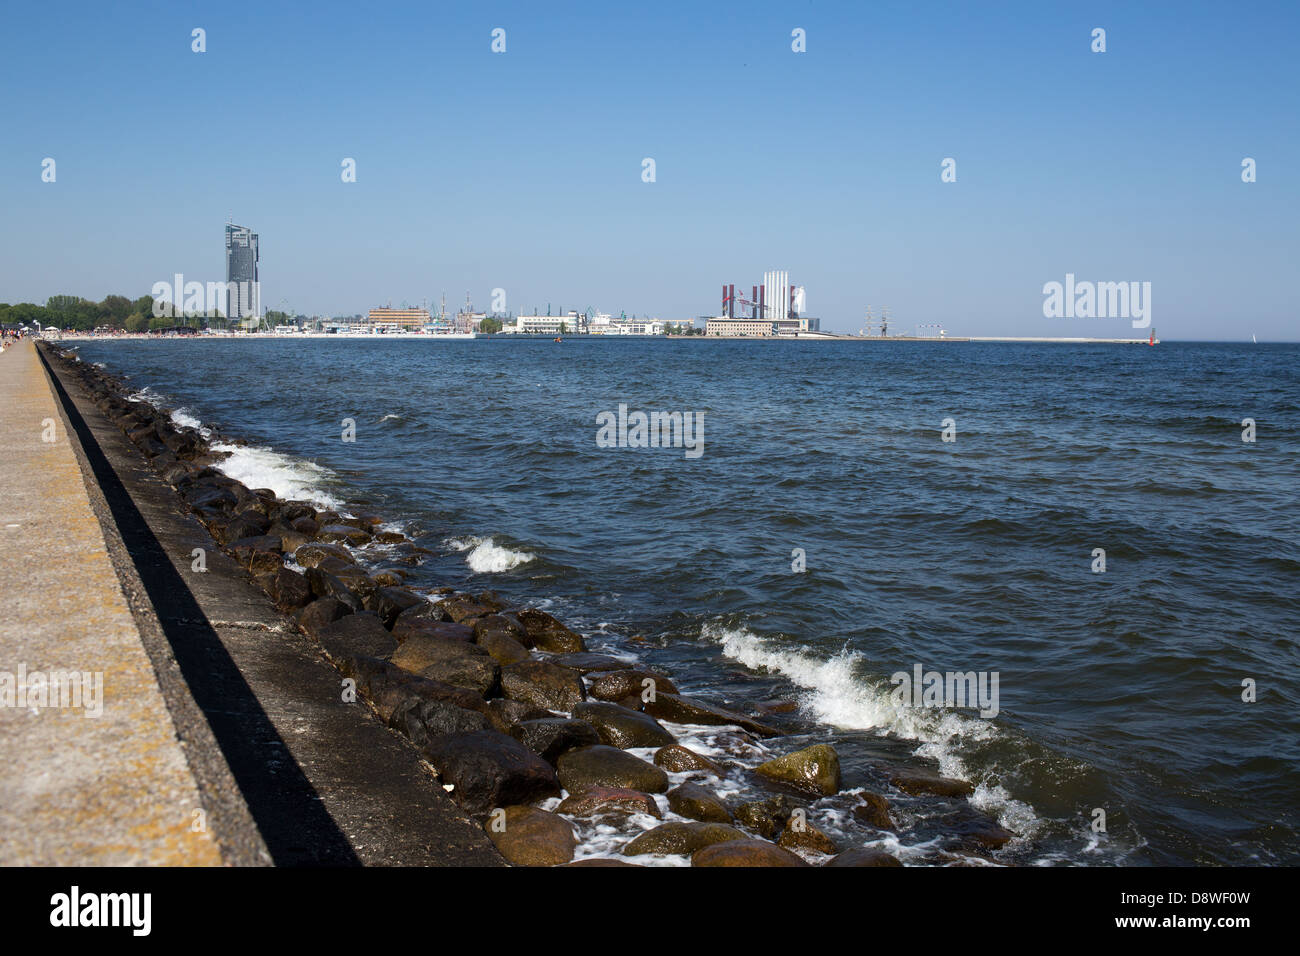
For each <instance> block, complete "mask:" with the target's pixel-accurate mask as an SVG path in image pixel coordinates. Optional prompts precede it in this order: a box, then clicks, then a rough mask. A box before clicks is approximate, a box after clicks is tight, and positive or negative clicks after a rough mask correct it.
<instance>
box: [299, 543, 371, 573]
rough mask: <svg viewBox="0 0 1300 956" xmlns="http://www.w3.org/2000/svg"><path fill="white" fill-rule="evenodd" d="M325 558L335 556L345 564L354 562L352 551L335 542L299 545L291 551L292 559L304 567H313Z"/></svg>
mask: <svg viewBox="0 0 1300 956" xmlns="http://www.w3.org/2000/svg"><path fill="white" fill-rule="evenodd" d="M326 558H337V559H338V560H340V561H344V562H346V563H347V564H356V559H355V558H353V557H352V552H350V551H348V549H347V548H343V547H339V546H338V545H336V544H319V543H313V544H304V545H299V547H298V549H297V550H296V551H295V552H294V553H293V559H294V560H295V561H297V562H298V563H299V564H300V565H302V566H303V567H304V568H314V567H316V565H318V564H320V563H321V562H322V561H324V560H325V559H326Z"/></svg>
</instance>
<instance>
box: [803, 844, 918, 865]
mask: <svg viewBox="0 0 1300 956" xmlns="http://www.w3.org/2000/svg"><path fill="white" fill-rule="evenodd" d="M902 865H903V864H902V863H900V862H898V858H897V857H895V856H891V855H890V854H888V853H886V852H885V851H884V850H872V849H870V848H868V847H858V848H856V849H852V850H845V851H844V852H843V853H841V854H840V855H839V856H837V857H835V859H833V860H827V861H826V862H825V863H823V864H822V866H902Z"/></svg>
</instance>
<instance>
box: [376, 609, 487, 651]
mask: <svg viewBox="0 0 1300 956" xmlns="http://www.w3.org/2000/svg"><path fill="white" fill-rule="evenodd" d="M417 610H418V608H417ZM393 637H395V638H397V639H398V640H399V641H405V640H406V639H407V638H410V637H428V638H435V639H437V640H441V641H455V642H457V643H460V644H472V643H473V642H474V631H473V629H472V628H468V627H466V626H465V625H464V624H453V623H451V621H435V620H433V619H431V618H427V617H415V618H409V617H407V616H406V614H405V612H404V613H402V614H399V615H397V619H396V620H395V621H394V622H393ZM484 653H486V650H485V651H484Z"/></svg>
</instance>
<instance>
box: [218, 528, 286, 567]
mask: <svg viewBox="0 0 1300 956" xmlns="http://www.w3.org/2000/svg"><path fill="white" fill-rule="evenodd" d="M230 552H231V554H232V555H234V558H235V562H236V563H237V564H238V565H239V566H240V567H241V568H244V569H245V570H246V571H249V572H251V573H252V574H254V575H257V574H266V573H267V572H273V571H278V570H279V569H280V568H283V567H284V556H283V555H281V554H280V539H279V538H274V537H271V536H270V535H262V536H260V537H255V538H240V539H239V540H238V541H236V542H235V543H234V544H232V545H231V546H230Z"/></svg>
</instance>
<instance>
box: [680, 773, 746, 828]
mask: <svg viewBox="0 0 1300 956" xmlns="http://www.w3.org/2000/svg"><path fill="white" fill-rule="evenodd" d="M668 809H670V810H672V811H673V813H676V814H677V815H678V816H683V817H687V818H688V819H691V820H701V821H703V822H705V823H732V822H734V817H732V815H731V811H730V810H728V809H727V805H726V804H725V803H723V802H722V801H721V800H720V799H719V798H718V796H717V795H716V794H713V793H710V792H709V791H708V790H705V789H704V788H703V787H701V786H699V785H698V784H694V783H683V784H681V785H680V786H677V787H674V788H673V789H672V790H669V791H668Z"/></svg>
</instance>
